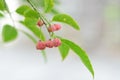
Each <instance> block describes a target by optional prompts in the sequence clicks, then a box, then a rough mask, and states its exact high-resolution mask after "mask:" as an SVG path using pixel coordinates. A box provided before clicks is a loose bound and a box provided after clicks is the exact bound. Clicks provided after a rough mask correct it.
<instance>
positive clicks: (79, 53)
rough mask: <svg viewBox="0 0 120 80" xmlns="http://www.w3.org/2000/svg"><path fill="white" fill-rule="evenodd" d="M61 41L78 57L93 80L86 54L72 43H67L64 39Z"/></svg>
mask: <svg viewBox="0 0 120 80" xmlns="http://www.w3.org/2000/svg"><path fill="white" fill-rule="evenodd" d="M61 41H62V42H63V43H65V44H66V45H68V46H69V47H70V48H71V49H72V50H73V51H74V52H75V53H76V54H77V55H78V56H79V57H80V59H81V60H82V62H83V64H84V65H85V66H86V67H87V69H88V70H89V71H90V72H91V74H92V76H93V78H94V70H93V67H92V64H91V62H90V60H89V58H88V56H87V54H86V52H85V51H84V50H83V49H81V48H80V47H79V46H78V45H77V44H75V43H74V42H72V41H69V40H66V39H61Z"/></svg>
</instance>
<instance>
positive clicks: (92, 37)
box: [0, 0, 120, 80]
mask: <svg viewBox="0 0 120 80" xmlns="http://www.w3.org/2000/svg"><path fill="white" fill-rule="evenodd" d="M6 1H7V3H8V4H9V7H10V10H11V12H13V13H12V15H13V17H14V19H15V20H17V19H18V16H14V14H15V12H14V11H15V9H16V8H17V7H18V6H19V5H18V4H19V2H17V0H6ZM15 6H16V7H15ZM59 9H60V10H61V11H62V12H64V13H68V14H70V15H71V16H72V17H74V18H75V19H76V20H77V22H78V23H79V24H80V26H81V30H80V31H75V30H73V29H72V28H69V27H67V25H65V26H63V29H62V33H61V32H60V33H58V34H59V35H62V36H63V37H65V38H68V39H71V40H72V41H74V42H76V43H78V44H79V45H80V46H81V47H83V48H84V49H85V50H86V52H87V53H88V55H89V57H90V59H91V62H92V64H93V67H94V70H95V79H94V80H120V76H119V74H120V35H119V34H120V0H71V1H70V0H61V6H60V7H59ZM6 22H10V21H9V19H7V20H5V21H4V20H3V21H2V22H1V21H0V32H1V29H2V27H1V26H2V25H3V24H4V23H6ZM17 27H21V26H17ZM1 41H2V39H1V37H0V42H1ZM46 51H47V57H48V62H47V63H44V60H43V57H42V55H41V53H40V52H39V51H37V50H36V49H35V45H34V44H33V43H32V41H31V40H29V39H28V38H27V37H26V36H25V35H23V34H22V33H19V37H18V39H17V40H15V41H13V42H11V43H9V44H2V43H0V80H92V76H91V74H90V73H89V72H88V70H87V69H86V68H85V66H84V65H83V64H82V63H81V61H80V59H79V58H78V57H77V56H76V55H75V54H74V53H73V52H70V54H69V56H68V57H67V58H66V60H65V61H62V60H61V57H60V54H59V52H58V50H57V49H47V50H46Z"/></svg>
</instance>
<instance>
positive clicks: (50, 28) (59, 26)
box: [48, 24, 61, 32]
mask: <svg viewBox="0 0 120 80" xmlns="http://www.w3.org/2000/svg"><path fill="white" fill-rule="evenodd" d="M60 29H61V25H60V24H53V25H51V26H50V27H49V28H48V31H49V32H54V31H58V30H60Z"/></svg>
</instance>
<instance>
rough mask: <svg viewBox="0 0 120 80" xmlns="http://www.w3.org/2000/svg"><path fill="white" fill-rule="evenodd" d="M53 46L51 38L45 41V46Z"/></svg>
mask: <svg viewBox="0 0 120 80" xmlns="http://www.w3.org/2000/svg"><path fill="white" fill-rule="evenodd" d="M53 46H54V44H53V41H51V40H48V41H46V47H48V48H53Z"/></svg>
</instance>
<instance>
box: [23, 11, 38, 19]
mask: <svg viewBox="0 0 120 80" xmlns="http://www.w3.org/2000/svg"><path fill="white" fill-rule="evenodd" d="M24 16H25V17H30V18H37V19H38V18H39V14H38V12H36V11H34V10H27V11H26V12H24Z"/></svg>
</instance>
